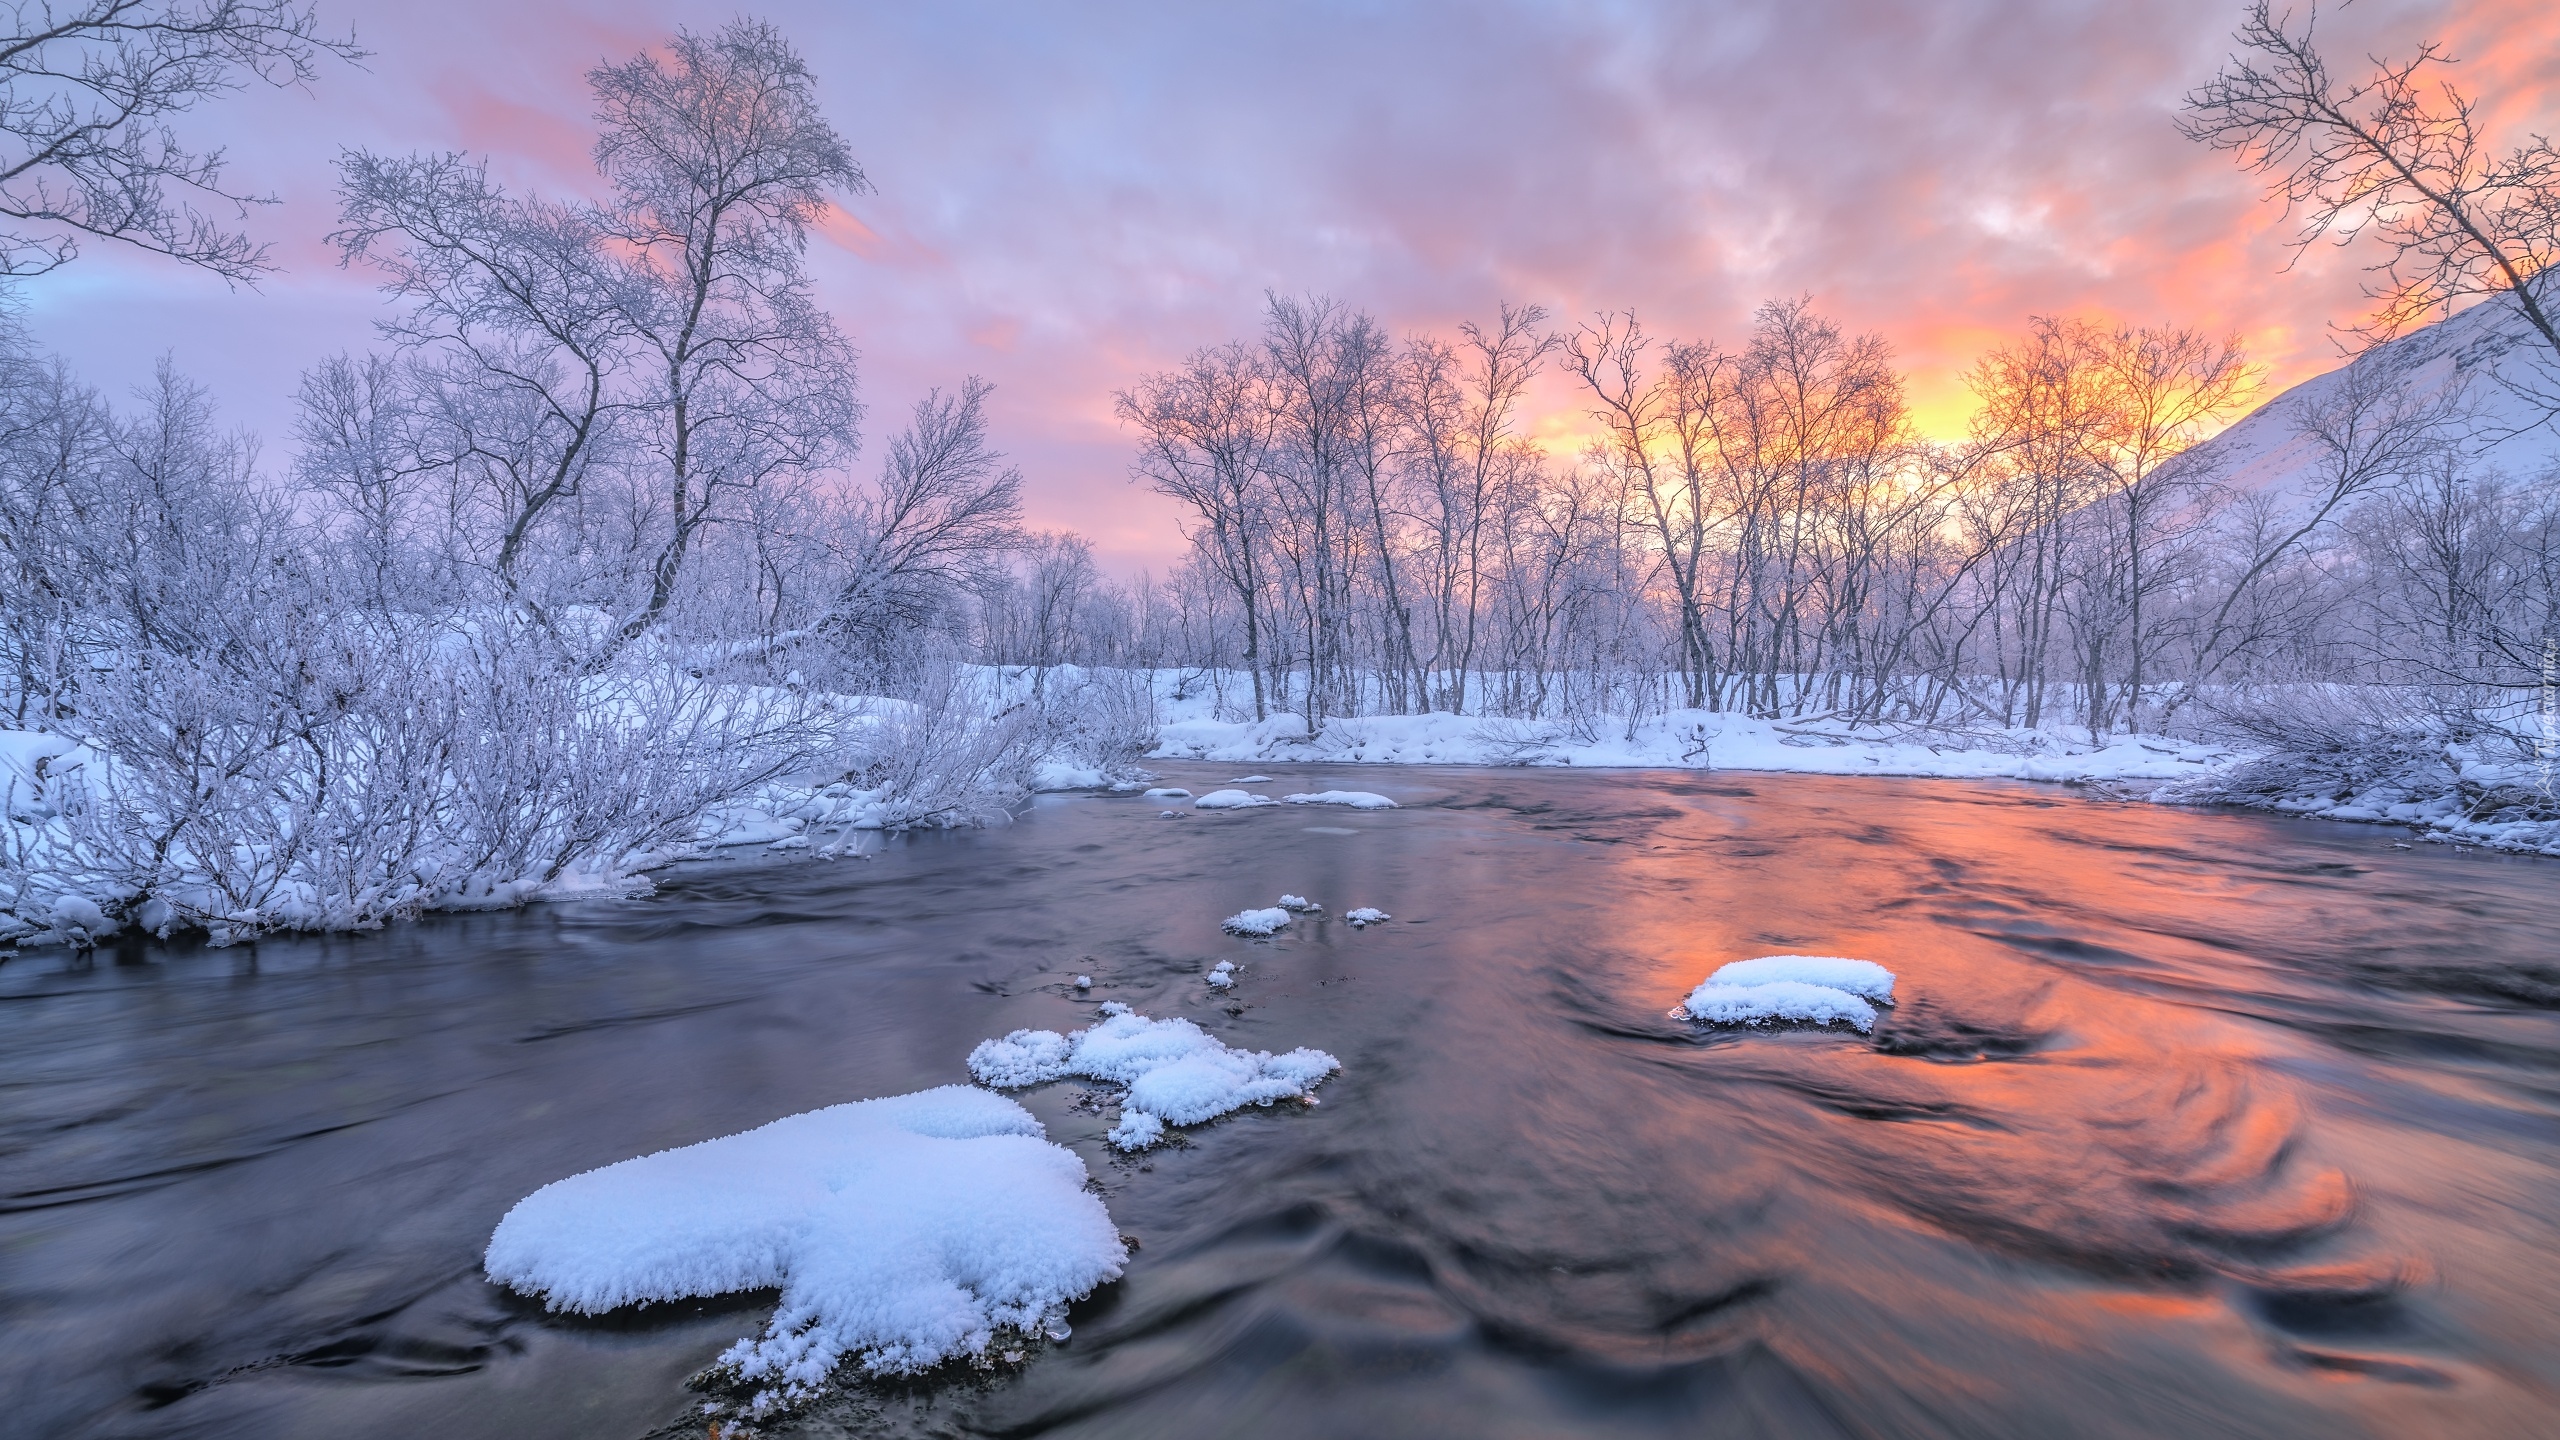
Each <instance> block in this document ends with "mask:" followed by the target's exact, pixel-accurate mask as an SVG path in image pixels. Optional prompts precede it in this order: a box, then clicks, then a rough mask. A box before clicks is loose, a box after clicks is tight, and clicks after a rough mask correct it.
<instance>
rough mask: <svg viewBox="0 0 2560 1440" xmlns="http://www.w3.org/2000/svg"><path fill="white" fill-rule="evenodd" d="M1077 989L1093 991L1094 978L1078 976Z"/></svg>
mask: <svg viewBox="0 0 2560 1440" xmlns="http://www.w3.org/2000/svg"><path fill="white" fill-rule="evenodd" d="M1076 988H1077V989H1079V990H1090V989H1092V988H1093V977H1092V976H1090V975H1079V976H1077V977H1076Z"/></svg>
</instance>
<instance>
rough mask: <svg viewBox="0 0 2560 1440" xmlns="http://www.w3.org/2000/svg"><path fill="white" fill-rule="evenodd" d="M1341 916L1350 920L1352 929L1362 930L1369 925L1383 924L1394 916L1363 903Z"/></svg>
mask: <svg viewBox="0 0 2560 1440" xmlns="http://www.w3.org/2000/svg"><path fill="white" fill-rule="evenodd" d="M1342 918H1343V919H1345V920H1348V921H1350V922H1351V928H1352V929H1354V930H1362V929H1366V928H1367V927H1369V926H1371V925H1384V924H1386V923H1387V922H1388V921H1390V920H1393V919H1394V918H1396V917H1394V916H1393V915H1390V914H1388V913H1387V912H1386V911H1384V910H1381V909H1378V908H1377V907H1376V906H1374V905H1363V906H1361V907H1360V908H1359V909H1357V910H1354V911H1352V912H1351V913H1350V914H1348V915H1345V916H1343V917H1342Z"/></svg>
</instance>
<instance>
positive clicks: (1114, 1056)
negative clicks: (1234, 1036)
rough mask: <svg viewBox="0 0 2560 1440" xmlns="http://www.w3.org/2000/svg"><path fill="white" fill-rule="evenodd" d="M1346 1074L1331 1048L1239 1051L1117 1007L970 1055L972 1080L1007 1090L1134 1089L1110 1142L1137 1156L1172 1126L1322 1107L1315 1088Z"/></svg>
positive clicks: (1017, 1034) (1180, 1024) (1193, 1028)
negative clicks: (1290, 1106) (1290, 1105)
mask: <svg viewBox="0 0 2560 1440" xmlns="http://www.w3.org/2000/svg"><path fill="white" fill-rule="evenodd" d="M1341 1068H1342V1062H1341V1061H1339V1060H1336V1059H1334V1058H1333V1057H1332V1056H1330V1055H1327V1054H1326V1053H1324V1052H1323V1051H1321V1050H1307V1049H1298V1050H1292V1051H1290V1052H1289V1053H1288V1054H1286V1055H1274V1054H1272V1053H1270V1052H1269V1051H1267V1050H1238V1049H1233V1048H1230V1047H1229V1046H1226V1045H1223V1044H1221V1043H1219V1041H1218V1039H1217V1038H1216V1037H1215V1036H1213V1035H1211V1034H1209V1032H1207V1031H1205V1030H1203V1029H1201V1028H1200V1027H1199V1026H1197V1025H1194V1024H1192V1023H1191V1022H1190V1021H1188V1020H1150V1019H1148V1018H1147V1017H1146V1016H1144V1015H1141V1014H1139V1013H1137V1012H1136V1011H1134V1010H1131V1009H1130V1008H1129V1007H1128V1006H1126V1005H1122V1004H1120V1003H1118V1002H1117V1001H1114V1002H1111V1003H1109V1004H1106V1005H1104V1006H1103V1007H1102V1019H1101V1020H1099V1021H1098V1022H1096V1023H1095V1024H1093V1025H1091V1026H1089V1027H1087V1028H1086V1029H1083V1030H1080V1031H1078V1032H1076V1033H1075V1034H1073V1035H1061V1034H1059V1033H1058V1032H1056V1031H1054V1030H1016V1031H1014V1032H1013V1033H1012V1034H1010V1035H1007V1036H1005V1037H1004V1038H1003V1039H1001V1040H987V1041H982V1042H980V1044H979V1045H978V1048H977V1049H975V1050H972V1051H970V1052H969V1073H970V1074H971V1075H973V1076H976V1077H977V1079H978V1082H979V1083H980V1084H982V1085H987V1086H991V1087H993V1088H995V1089H998V1090H1019V1089H1022V1088H1024V1087H1026V1086H1031V1085H1045V1084H1047V1083H1049V1082H1050V1081H1052V1080H1057V1079H1062V1078H1064V1077H1066V1076H1069V1075H1080V1076H1083V1077H1084V1078H1086V1079H1088V1080H1101V1081H1104V1082H1106V1083H1109V1084H1114V1085H1125V1086H1127V1087H1128V1089H1127V1090H1126V1092H1124V1093H1123V1094H1122V1096H1121V1098H1120V1123H1119V1124H1117V1125H1115V1126H1113V1127H1112V1130H1111V1134H1110V1136H1109V1137H1108V1138H1109V1139H1110V1141H1111V1143H1112V1144H1113V1145H1116V1146H1118V1147H1119V1148H1121V1149H1123V1150H1131V1151H1135V1150H1144V1149H1146V1148H1147V1147H1148V1146H1150V1145H1153V1144H1154V1143H1156V1142H1157V1141H1158V1140H1161V1139H1163V1138H1164V1133H1165V1127H1166V1126H1167V1125H1197V1124H1199V1123H1200V1122H1201V1121H1203V1120H1214V1119H1216V1118H1217V1117H1218V1116H1221V1115H1225V1114H1228V1113H1229V1112H1231V1111H1235V1110H1240V1109H1242V1108H1243V1107H1245V1106H1247V1105H1269V1104H1271V1103H1272V1102H1273V1101H1275V1100H1305V1101H1306V1102H1307V1103H1309V1104H1313V1103H1315V1096H1314V1093H1313V1092H1314V1090H1315V1087H1316V1086H1317V1085H1318V1084H1319V1083H1321V1082H1322V1081H1323V1079H1324V1078H1325V1077H1326V1076H1328V1075H1330V1074H1332V1073H1333V1072H1334V1071H1336V1070H1339V1069H1341Z"/></svg>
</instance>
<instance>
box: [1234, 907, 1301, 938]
mask: <svg viewBox="0 0 2560 1440" xmlns="http://www.w3.org/2000/svg"><path fill="white" fill-rule="evenodd" d="M1288 923H1289V912H1288V911H1286V910H1283V909H1280V908H1278V907H1276V906H1275V907H1273V908H1271V909H1268V910H1240V911H1238V912H1236V913H1235V914H1233V915H1230V916H1228V917H1227V918H1226V919H1224V920H1221V921H1219V922H1218V928H1219V929H1221V930H1224V931H1226V932H1227V933H1228V934H1230V935H1248V936H1255V937H1259V936H1264V935H1272V934H1276V933H1278V932H1279V930H1280V927H1282V926H1284V925H1286V924H1288Z"/></svg>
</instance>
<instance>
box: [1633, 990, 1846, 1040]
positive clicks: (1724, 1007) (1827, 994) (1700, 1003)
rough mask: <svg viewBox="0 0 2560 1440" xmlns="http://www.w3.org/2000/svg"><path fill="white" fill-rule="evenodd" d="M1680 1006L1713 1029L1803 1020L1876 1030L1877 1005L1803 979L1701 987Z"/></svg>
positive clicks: (1694, 1018)
mask: <svg viewBox="0 0 2560 1440" xmlns="http://www.w3.org/2000/svg"><path fill="white" fill-rule="evenodd" d="M1680 1008H1681V1009H1682V1010H1684V1011H1686V1012H1687V1013H1688V1016H1689V1018H1690V1019H1692V1020H1703V1021H1705V1022H1706V1023H1708V1024H1710V1025H1764V1024H1767V1023H1768V1022H1769V1021H1772V1020H1802V1021H1805V1022H1807V1023H1809V1024H1814V1025H1828V1024H1830V1023H1831V1022H1832V1021H1834V1020H1837V1021H1840V1022H1841V1023H1843V1024H1845V1025H1847V1026H1849V1027H1850V1028H1851V1029H1853V1030H1858V1031H1860V1032H1865V1031H1870V1030H1873V1029H1875V1028H1876V1011H1875V1007H1874V1006H1872V1005H1869V1004H1868V1003H1867V1002H1866V1001H1864V1000H1861V999H1859V998H1858V997H1857V996H1855V995H1852V994H1850V993H1849V992H1848V991H1846V990H1835V989H1833V988H1831V987H1830V986H1828V985H1807V984H1805V983H1804V982H1802V981H1800V980H1772V981H1770V982H1769V983H1768V984H1766V985H1715V984H1707V985H1701V986H1699V987H1698V988H1697V989H1695V990H1692V991H1690V992H1689V998H1688V999H1686V1000H1684V1001H1682V1002H1681V1004H1680Z"/></svg>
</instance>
